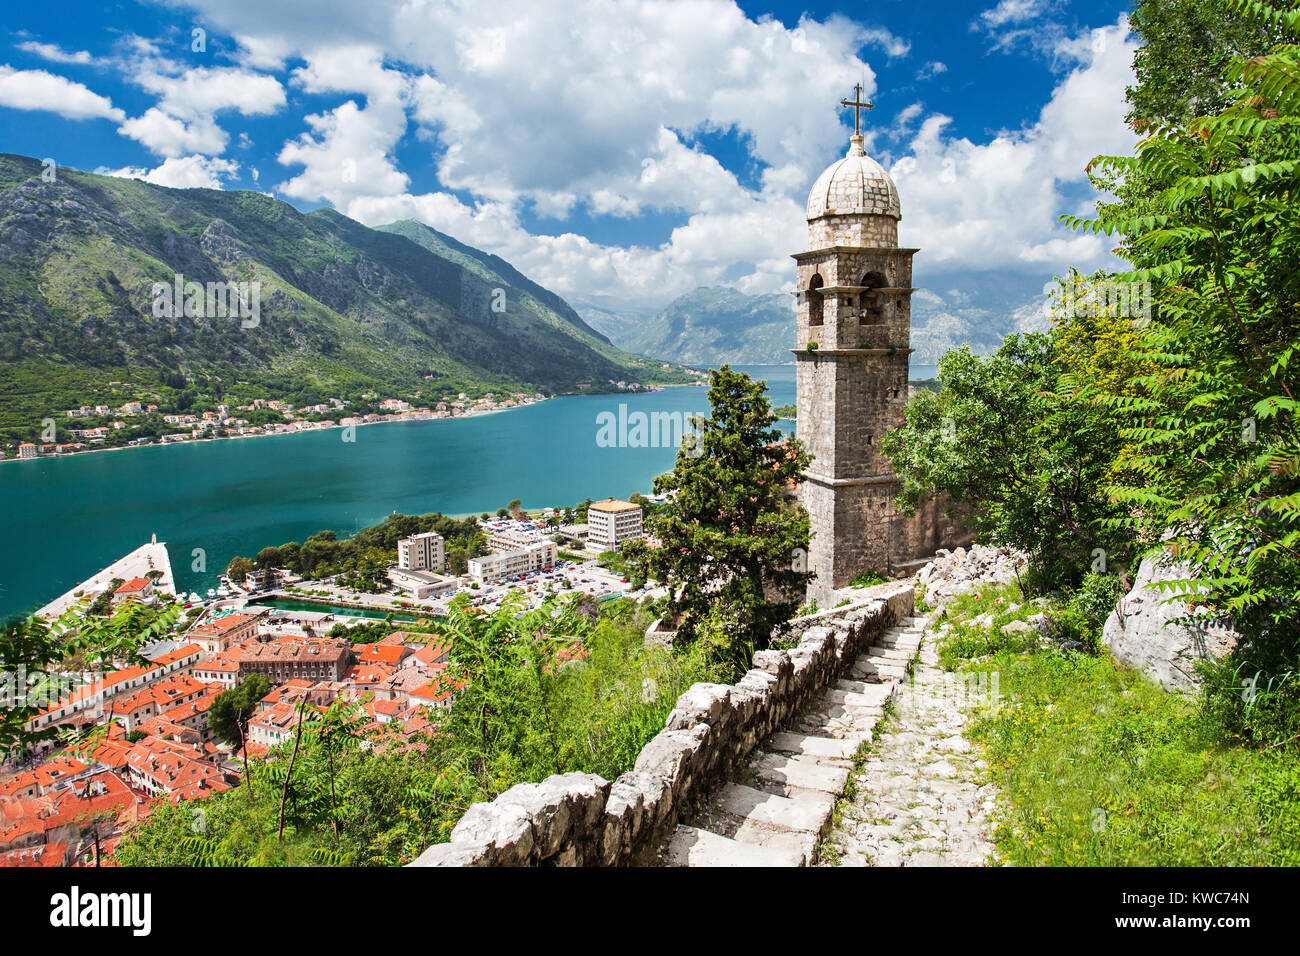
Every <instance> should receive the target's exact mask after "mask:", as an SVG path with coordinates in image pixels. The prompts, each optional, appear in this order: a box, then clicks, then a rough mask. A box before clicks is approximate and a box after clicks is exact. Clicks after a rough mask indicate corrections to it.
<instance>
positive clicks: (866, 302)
mask: <svg viewBox="0 0 1300 956" xmlns="http://www.w3.org/2000/svg"><path fill="white" fill-rule="evenodd" d="M858 284H859V285H861V286H863V287H864V289H865V291H863V293H862V294H861V297H860V298H859V300H858V302H859V305H860V306H861V310H862V312H861V314H862V319H861V322H862V324H863V325H880V324H881V323H882V322H884V321H885V302H884V297H883V296H882V295H881V294H880V293H879V292H877V291H875V290H876V289H883V288H885V286H887V285H888V284H889V283H888V282H887V281H886V280H885V277H884V276H883V275H882V274H880V273H879V272H868V273H867V274H866V275H864V276H863V277H862V281H861V282H860V283H858Z"/></svg>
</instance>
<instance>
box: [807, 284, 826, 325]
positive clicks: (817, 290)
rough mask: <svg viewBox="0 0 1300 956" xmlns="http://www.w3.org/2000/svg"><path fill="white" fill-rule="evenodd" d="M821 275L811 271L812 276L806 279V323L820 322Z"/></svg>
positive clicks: (819, 323) (815, 323)
mask: <svg viewBox="0 0 1300 956" xmlns="http://www.w3.org/2000/svg"><path fill="white" fill-rule="evenodd" d="M823 285H825V283H824V282H822V277H821V276H820V275H817V274H816V273H813V277H812V278H811V279H810V280H809V281H808V324H809V325H821V324H822V292H821V289H822V286H823Z"/></svg>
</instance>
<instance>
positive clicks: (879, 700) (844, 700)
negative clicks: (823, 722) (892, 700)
mask: <svg viewBox="0 0 1300 956" xmlns="http://www.w3.org/2000/svg"><path fill="white" fill-rule="evenodd" d="M863 683H865V682H863ZM868 686H873V687H885V686H886V685H885V684H872V685H868ZM821 699H822V700H823V701H825V702H826V703H828V704H839V705H840V706H842V707H848V708H850V709H852V708H857V709H859V710H877V709H880V708H883V707H884V702H885V701H886V700H888V699H889V695H888V694H887V693H886V694H880V693H876V694H855V693H853V692H851V691H846V690H840V689H839V688H837V687H832V688H830V689H829V690H825V691H823V692H822V696H821Z"/></svg>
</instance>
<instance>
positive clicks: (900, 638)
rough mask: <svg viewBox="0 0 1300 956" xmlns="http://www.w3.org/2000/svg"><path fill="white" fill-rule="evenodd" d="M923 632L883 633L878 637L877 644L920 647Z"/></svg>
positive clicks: (882, 645) (881, 645)
mask: <svg viewBox="0 0 1300 956" xmlns="http://www.w3.org/2000/svg"><path fill="white" fill-rule="evenodd" d="M922 637H923V635H921V634H890V633H885V634H881V635H880V636H879V637H878V638H876V644H877V645H879V646H880V647H920V646H921V638H922Z"/></svg>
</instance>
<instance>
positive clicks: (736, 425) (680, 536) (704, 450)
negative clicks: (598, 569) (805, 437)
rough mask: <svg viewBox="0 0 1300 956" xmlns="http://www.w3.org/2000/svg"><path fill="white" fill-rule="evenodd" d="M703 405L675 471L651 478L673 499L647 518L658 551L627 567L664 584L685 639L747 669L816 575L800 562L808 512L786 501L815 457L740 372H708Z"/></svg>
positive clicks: (634, 557) (645, 551)
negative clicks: (709, 643) (713, 645)
mask: <svg viewBox="0 0 1300 956" xmlns="http://www.w3.org/2000/svg"><path fill="white" fill-rule="evenodd" d="M709 405H710V409H711V410H710V414H709V417H708V418H705V419H703V420H700V421H697V423H696V426H697V431H696V432H695V433H694V434H691V435H689V436H687V440H686V441H684V442H683V447H682V448H681V449H679V451H678V453H677V461H676V465H675V467H674V468H673V470H672V471H671V472H669V473H668V474H665V475H660V476H659V477H658V478H656V479H655V492H656V493H657V494H667V495H670V496H671V497H670V499H669V501H668V503H667V505H665V507H664V508H663V509H662V510H661V511H660V512H659V513H658V514H656V515H654V516H652V517H651V518H650V520H649V522H648V528H649V530H650V533H651V535H652V536H653V537H655V538H657V539H658V540H659V542H660V547H658V548H645V547H632V548H630V553H629V564H630V565H632V566H634V567H636V568H637V569H638V573H639V574H641V575H643V576H646V577H650V578H653V579H655V580H657V581H660V582H662V583H664V584H666V585H667V586H668V588H669V591H670V594H669V600H668V607H669V614H670V616H671V617H672V618H674V620H676V622H677V624H676V627H677V629H678V632H679V633H680V635H681V636H682V637H683V638H684V639H687V640H692V639H696V638H699V637H701V636H705V637H708V638H709V639H710V640H713V641H716V642H717V643H718V644H719V650H720V653H721V656H723V657H729V658H731V659H733V660H734V661H735V662H736V663H737V664H740V665H741V666H744V665H747V664H748V660H749V654H748V652H749V650H750V649H761V648H763V647H766V646H767V642H768V640H769V637H770V635H771V633H772V631H773V629H774V628H775V627H776V626H777V625H779V624H781V623H783V622H784V621H787V620H789V619H790V618H791V617H793V616H794V614H795V612H796V611H797V610H798V607H799V605H800V603H801V601H802V598H803V594H804V591H805V589H806V588H807V584H808V581H809V579H810V578H811V577H812V575H810V574H809V573H808V572H806V571H803V570H800V568H801V567H802V563H801V562H799V561H798V560H797V556H798V555H800V554H801V553H804V554H806V553H807V548H808V540H809V524H808V514H807V512H805V511H804V510H803V508H802V507H799V506H797V505H796V506H792V505H791V504H790V503H789V502H788V501H787V500H786V495H787V492H788V490H789V489H790V488H792V487H793V485H794V483H796V482H798V481H800V480H802V478H803V472H804V469H805V468H807V466H808V463H809V462H810V461H811V460H812V458H811V456H810V455H809V454H808V453H807V452H806V451H804V450H803V447H802V445H800V443H799V442H798V441H797V440H795V439H789V440H788V441H787V440H785V439H784V438H783V436H782V434H781V432H780V430H779V429H777V428H776V427H775V423H776V416H775V415H774V414H773V413H772V408H771V405H770V404H769V403H768V400H767V395H766V389H765V386H764V384H763V383H762V382H754V381H753V380H752V379H750V377H749V376H748V375H746V374H744V373H743V372H736V371H733V370H732V369H731V368H730V367H728V366H726V365H724V366H723V367H722V368H721V369H719V370H718V371H715V372H713V373H712V374H711V376H710V388H709ZM625 548H626V546H625Z"/></svg>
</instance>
